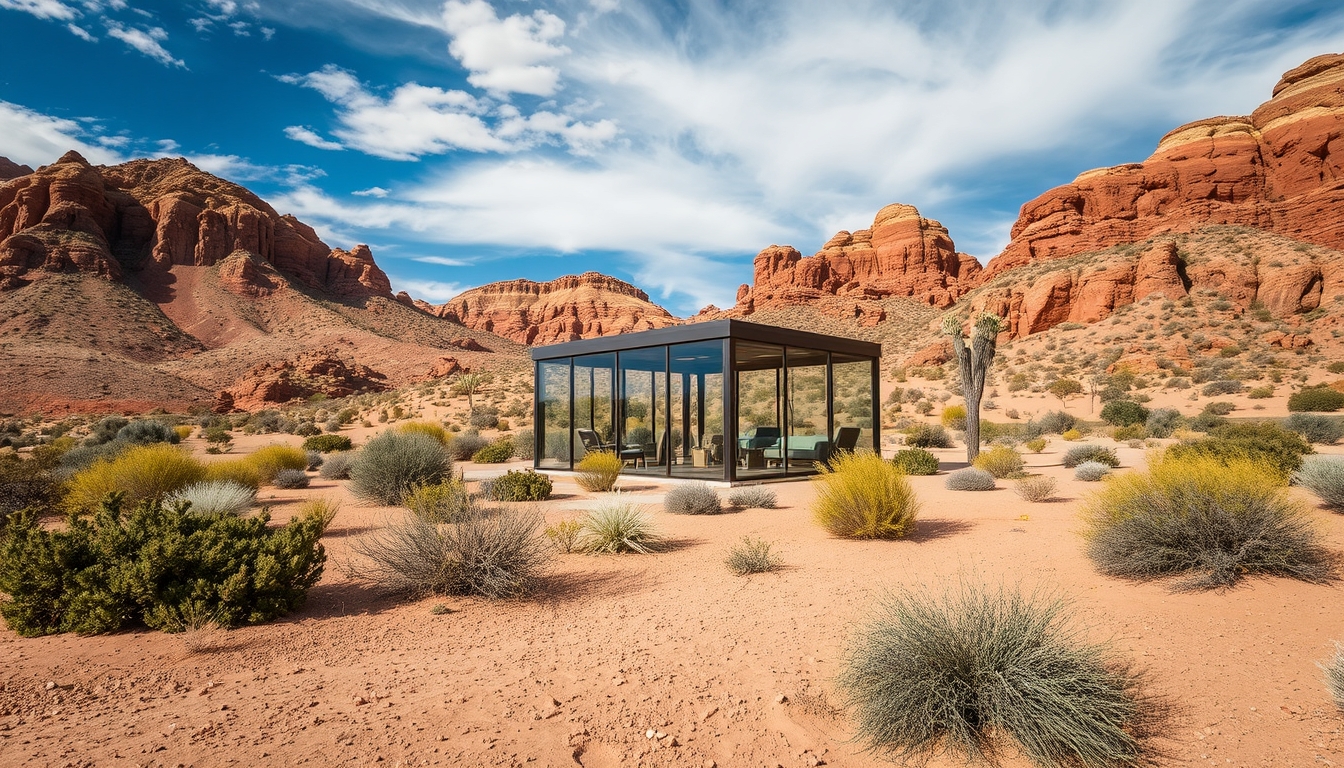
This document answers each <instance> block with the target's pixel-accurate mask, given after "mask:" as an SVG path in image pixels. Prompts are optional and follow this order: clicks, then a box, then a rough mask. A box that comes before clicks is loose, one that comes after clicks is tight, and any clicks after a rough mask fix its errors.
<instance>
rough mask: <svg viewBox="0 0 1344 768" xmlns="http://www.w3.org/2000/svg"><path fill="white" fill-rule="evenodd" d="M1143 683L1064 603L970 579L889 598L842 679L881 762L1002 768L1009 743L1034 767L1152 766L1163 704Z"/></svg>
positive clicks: (850, 654) (855, 645) (863, 734)
mask: <svg viewBox="0 0 1344 768" xmlns="http://www.w3.org/2000/svg"><path fill="white" fill-rule="evenodd" d="M1143 683H1144V681H1143V678H1142V677H1141V676H1140V675H1138V674H1136V673H1135V672H1134V671H1133V670H1132V669H1131V668H1130V667H1129V665H1128V664H1127V663H1126V662H1125V661H1123V660H1122V659H1119V658H1117V657H1116V655H1115V654H1114V652H1113V651H1112V650H1111V649H1110V648H1108V647H1107V646H1104V645H1097V644H1094V643H1091V642H1088V641H1087V640H1086V639H1085V636H1084V633H1083V631H1082V630H1081V629H1079V628H1078V627H1077V621H1076V620H1075V613H1074V610H1073V609H1072V608H1071V607H1070V606H1069V604H1068V603H1066V602H1065V601H1064V600H1062V599H1060V598H1058V597H1055V596H1052V595H1048V594H1039V593H1038V594H1032V595H1022V594H1020V593H1019V592H1016V591H1010V590H1008V589H1005V588H1003V587H999V588H997V589H995V588H990V587H986V586H982V585H978V584H972V583H968V582H965V581H962V582H961V583H960V584H959V585H958V586H954V587H949V588H946V589H945V590H943V591H942V592H941V593H937V592H933V593H930V592H929V591H927V590H919V591H916V590H914V589H903V590H900V591H897V592H894V593H890V594H888V595H887V596H885V597H884V598H883V599H882V600H881V602H880V603H879V604H878V606H877V608H876V610H875V611H874V613H873V615H872V617H871V618H870V619H869V620H868V622H867V623H866V624H865V625H863V626H862V627H861V628H860V629H859V630H858V632H857V633H856V634H855V635H854V636H853V637H852V638H851V639H850V641H849V643H848V644H847V648H846V651H845V654H844V658H843V661H842V667H841V672H840V676H839V686H840V688H841V690H842V691H843V693H844V696H845V699H846V704H847V706H848V708H849V709H850V711H851V712H853V714H854V716H855V718H856V720H857V726H858V733H857V736H858V738H859V739H860V740H861V741H863V742H866V744H867V747H868V749H869V750H871V751H873V752H875V753H877V754H879V755H880V756H882V757H884V758H887V759H890V760H893V761H896V762H905V761H911V762H914V763H916V764H921V763H924V762H927V761H928V760H929V759H930V758H932V757H934V756H936V755H939V754H943V753H952V754H955V755H958V756H960V757H961V758H963V759H964V760H965V761H966V762H967V763H986V764H989V765H998V764H999V763H1000V755H1001V753H1002V752H1003V751H1004V747H1005V746H1007V745H1008V744H1011V745H1012V746H1013V747H1015V748H1016V750H1017V751H1020V752H1021V753H1022V754H1023V755H1024V756H1025V757H1026V758H1027V759H1028V760H1030V761H1031V762H1032V763H1034V764H1036V765H1039V766H1061V767H1062V766H1069V767H1070V768H1074V767H1076V768H1094V767H1096V768H1101V767H1103V766H1105V767H1106V768H1111V767H1119V766H1140V765H1145V764H1149V763H1150V762H1151V760H1150V753H1149V750H1148V749H1147V739H1148V737H1149V734H1154V733H1156V732H1158V726H1160V725H1161V723H1162V719H1163V714H1164V708H1163V707H1162V705H1161V704H1160V703H1159V702H1157V701H1155V700H1154V699H1151V698H1149V697H1147V696H1145V695H1144V694H1143V692H1142V687H1143Z"/></svg>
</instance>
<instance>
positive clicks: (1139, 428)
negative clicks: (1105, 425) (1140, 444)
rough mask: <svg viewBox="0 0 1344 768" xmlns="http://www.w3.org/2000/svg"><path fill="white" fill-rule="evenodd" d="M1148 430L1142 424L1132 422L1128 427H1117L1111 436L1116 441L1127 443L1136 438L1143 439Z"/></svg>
mask: <svg viewBox="0 0 1344 768" xmlns="http://www.w3.org/2000/svg"><path fill="white" fill-rule="evenodd" d="M1147 434H1148V431H1147V430H1145V429H1144V428H1143V425H1142V424H1131V425H1129V426H1128V427H1116V428H1115V429H1114V430H1112V431H1111V438H1112V439H1113V440H1115V441H1116V442H1120V443H1127V442H1130V441H1134V440H1143V438H1144V437H1145V436H1147Z"/></svg>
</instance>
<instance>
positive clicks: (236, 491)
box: [164, 480, 257, 517]
mask: <svg viewBox="0 0 1344 768" xmlns="http://www.w3.org/2000/svg"><path fill="white" fill-rule="evenodd" d="M256 500H257V489H256V488H249V487H248V486H246V485H240V484H238V483H235V482H233V481H232V480H205V481H202V482H199V483H192V484H191V485H189V486H187V487H185V488H181V489H178V490H176V491H173V492H172V493H170V494H168V495H167V496H166V497H165V498H164V503H166V504H176V503H178V502H183V501H185V502H189V503H190V504H191V511H192V512H194V513H196V514H198V515H228V516H231V517H237V516H238V515H241V514H242V513H244V512H246V511H247V510H249V509H251V508H252V504H253V503H255V502H256Z"/></svg>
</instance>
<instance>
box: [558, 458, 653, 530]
mask: <svg viewBox="0 0 1344 768" xmlns="http://www.w3.org/2000/svg"><path fill="white" fill-rule="evenodd" d="M588 455H589V456H592V455H593V454H591V453H590V454H588ZM580 525H581V526H582V528H581V530H580V531H579V546H580V548H581V549H583V551H585V552H590V553H592V554H619V553H622V552H635V553H639V554H649V553H652V552H658V551H660V550H661V549H663V547H664V545H665V542H664V540H663V537H662V536H661V535H660V534H659V533H658V531H657V529H656V528H654V525H653V521H651V520H650V519H649V516H648V515H646V514H644V511H643V510H641V509H640V508H639V507H638V506H636V505H635V504H632V503H631V502H628V501H621V500H619V499H618V500H616V501H612V502H608V503H605V504H602V505H601V506H599V507H598V508H597V509H594V510H593V511H591V512H589V513H588V514H587V516H585V517H584V518H583V520H582V522H581V523H580Z"/></svg>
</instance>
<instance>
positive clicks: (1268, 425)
mask: <svg viewBox="0 0 1344 768" xmlns="http://www.w3.org/2000/svg"><path fill="white" fill-rule="evenodd" d="M1168 452H1169V453H1170V454H1171V455H1172V456H1173V457H1176V458H1179V457H1185V456H1195V455H1200V456H1212V457H1215V458H1220V459H1233V458H1239V457H1245V458H1252V459H1257V460H1259V461H1264V462H1266V463H1268V464H1270V465H1272V466H1274V468H1275V469H1276V470H1277V471H1278V472H1279V475H1280V477H1281V478H1282V479H1283V480H1284V481H1286V480H1287V479H1288V476H1289V475H1290V474H1292V473H1293V472H1295V471H1297V469H1298V468H1299V467H1301V466H1302V457H1303V456H1306V455H1307V454H1310V453H1312V452H1313V451H1312V448H1311V445H1310V444H1309V443H1308V442H1307V441H1306V440H1303V439H1302V437H1301V436H1300V435H1298V434H1297V433H1296V432H1289V431H1288V430H1286V429H1284V428H1283V427H1280V426H1279V425H1278V424H1275V423H1273V422H1268V421H1261V422H1251V423H1244V424H1223V425H1221V426H1218V427H1215V428H1214V429H1213V430H1212V431H1210V432H1209V436H1208V437H1206V438H1204V439H1201V440H1195V441H1192V442H1186V443H1181V444H1179V445H1173V446H1172V447H1171V448H1170V449H1168Z"/></svg>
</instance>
